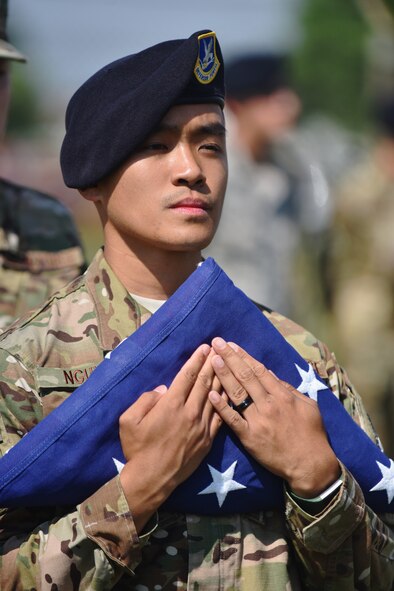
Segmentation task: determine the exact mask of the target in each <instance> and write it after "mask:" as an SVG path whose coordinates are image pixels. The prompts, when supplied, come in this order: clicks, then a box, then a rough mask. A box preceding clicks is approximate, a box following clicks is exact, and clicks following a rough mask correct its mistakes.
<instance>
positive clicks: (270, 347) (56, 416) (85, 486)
mask: <svg viewBox="0 0 394 591" xmlns="http://www.w3.org/2000/svg"><path fill="white" fill-rule="evenodd" d="M215 336H221V337H223V338H224V339H225V340H231V341H234V342H236V343H238V344H239V345H240V346H241V347H243V348H244V349H246V350H247V351H248V352H249V353H250V354H251V355H253V356H254V357H255V358H257V359H258V360H260V361H262V362H263V363H264V364H265V365H266V366H267V367H268V368H269V369H271V370H272V371H273V372H274V373H275V374H276V375H277V376H278V377H279V378H281V379H283V380H285V381H287V382H289V383H290V384H292V385H293V386H294V387H295V388H297V389H298V390H299V391H300V392H302V393H304V394H305V395H306V396H309V397H310V398H313V399H314V400H317V403H318V405H319V409H320V412H321V414H322V417H323V421H324V425H325V428H326V431H327V434H328V438H329V441H330V444H331V446H332V448H333V449H334V451H335V453H336V455H337V457H338V458H339V459H340V460H341V461H342V462H343V463H344V464H345V465H346V466H347V468H348V469H349V470H350V471H351V472H352V474H353V475H354V477H355V478H356V479H357V481H358V482H359V484H360V486H361V487H362V489H363V492H364V495H365V498H366V502H367V504H368V505H369V506H370V507H371V508H372V509H373V510H375V511H376V512H390V511H393V510H394V502H393V499H394V462H393V461H392V460H391V459H389V458H388V457H387V456H386V455H385V454H384V453H383V452H382V451H381V450H380V448H379V447H378V446H377V445H375V443H374V442H372V441H371V440H370V439H369V438H368V436H367V435H366V434H365V433H364V432H363V431H362V430H361V429H360V427H359V426H358V425H357V424H356V423H355V422H354V421H353V420H352V418H351V417H350V416H349V415H348V413H347V412H346V411H345V409H344V408H343V406H342V405H341V403H340V402H339V401H338V400H337V398H336V397H335V396H334V394H333V393H332V392H331V391H330V390H329V389H328V388H327V385H326V384H325V383H324V382H323V381H322V380H321V379H320V378H319V377H318V376H317V375H316V374H315V373H314V371H313V368H312V367H311V366H309V365H308V363H307V362H306V361H305V360H304V359H303V358H302V357H301V356H300V355H299V354H298V353H297V352H296V351H295V350H294V349H293V348H292V347H291V345H289V344H288V343H287V341H286V340H285V339H284V338H283V337H282V335H281V334H280V333H279V332H278V331H277V330H276V328H275V327H274V326H273V325H272V324H271V323H270V322H269V321H268V320H267V319H266V318H265V316H264V315H263V314H262V313H261V311H260V310H259V309H258V308H257V307H256V305H255V304H254V303H252V302H251V301H250V300H249V299H248V298H247V297H246V296H245V294H243V293H242V291H240V290H239V289H238V288H237V287H235V286H234V284H233V283H232V281H231V280H230V279H229V278H228V277H227V275H226V274H225V273H224V272H223V270H222V269H221V268H220V267H219V266H218V265H217V264H216V263H215V261H214V260H213V259H207V260H206V261H205V262H204V263H202V264H201V265H200V266H199V267H198V268H197V269H196V271H195V272H194V273H193V274H192V275H191V276H190V277H189V278H188V279H187V280H186V281H185V283H183V284H182V285H181V287H180V288H179V289H178V290H177V291H176V292H175V293H174V295H173V296H172V297H171V298H170V299H169V300H168V301H167V302H166V303H165V304H164V305H163V306H162V307H161V308H160V309H159V310H158V311H157V312H156V313H155V314H154V315H153V316H152V317H151V318H150V319H149V320H148V321H147V322H146V323H145V324H144V325H143V326H141V327H140V328H139V329H138V330H137V331H136V332H135V333H134V334H132V335H131V336H130V337H128V338H127V339H126V340H124V341H123V342H122V343H121V344H120V345H118V347H116V349H115V350H114V351H112V352H111V353H109V354H108V355H107V357H106V358H105V359H104V360H103V362H102V363H101V364H100V365H99V366H98V367H97V368H96V369H95V370H94V372H93V373H92V375H91V376H90V377H89V379H88V380H87V381H86V382H85V383H84V384H82V385H81V386H79V388H78V389H77V390H75V392H73V393H72V394H71V395H70V396H69V398H68V399H67V400H65V401H64V402H63V403H62V404H61V405H60V406H59V407H58V408H56V409H55V410H54V411H53V412H52V413H51V414H50V415H49V416H48V417H46V418H45V419H44V420H43V421H41V422H40V423H39V424H38V425H37V426H36V427H35V428H34V429H33V430H32V431H30V432H29V433H28V434H27V435H25V437H23V439H22V440H21V441H20V442H19V443H18V444H17V445H15V446H14V447H13V448H12V449H11V450H10V451H9V452H8V453H7V454H6V455H5V456H4V457H3V458H1V459H0V506H3V507H6V506H10V507H15V506H40V505H60V504H67V505H71V504H76V503H79V502H81V501H82V500H84V499H86V498H87V497H88V496H89V495H91V494H92V493H93V492H94V491H96V490H97V489H98V488H99V487H100V486H101V485H102V484H104V483H105V482H107V481H108V480H110V479H111V478H113V477H114V476H115V475H116V474H117V472H118V470H119V468H120V467H121V466H122V463H123V462H124V461H125V460H124V457H123V454H122V450H121V446H120V442H119V436H118V420H119V416H120V414H121V413H122V412H123V411H125V410H126V408H128V407H129V406H130V405H131V404H132V403H133V402H134V401H135V400H136V399H137V398H138V397H139V396H140V395H141V394H142V393H143V392H145V391H149V390H152V389H153V388H155V387H156V386H157V385H158V384H162V383H163V384H167V385H170V383H171V381H172V379H173V378H174V376H175V374H176V373H177V372H178V370H179V369H180V367H181V366H182V365H183V363H184V362H185V360H186V359H187V358H188V357H189V356H190V355H191V353H192V352H193V351H194V350H195V349H196V347H197V346H198V345H200V344H201V343H203V342H205V343H210V341H211V340H212V338H213V337H215ZM169 428H171V425H170V424H169ZM294 428H295V429H297V425H294ZM283 502H284V497H283V482H282V481H281V480H280V479H279V478H278V477H276V476H274V475H273V474H271V473H270V472H269V471H267V470H265V469H264V468H263V467H262V466H260V465H259V464H257V463H256V462H255V461H254V460H253V458H251V457H250V456H249V455H248V454H247V453H246V452H245V450H244V449H243V448H242V446H241V445H240V443H239V442H238V440H237V438H236V437H234V435H233V434H232V433H231V431H230V430H229V429H228V428H227V427H223V428H222V429H221V430H220V432H219V435H218V436H217V438H216V439H215V442H214V444H213V447H212V449H211V451H210V452H209V454H208V456H207V457H206V458H205V460H204V461H203V462H202V463H201V465H200V466H199V468H198V469H197V470H196V471H195V472H194V474H192V476H191V477H190V478H189V479H188V480H187V481H186V482H184V483H183V484H182V485H181V486H179V487H178V488H177V489H176V490H175V491H174V493H173V494H172V495H171V497H170V498H169V499H168V500H167V502H166V508H167V509H168V510H174V511H181V512H182V511H184V512H188V513H194V514H212V515H215V514H221V513H222V514H226V513H227V514H228V513H243V512H250V511H259V510H264V509H273V508H279V507H282V506H283Z"/></svg>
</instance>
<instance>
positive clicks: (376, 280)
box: [329, 156, 394, 456]
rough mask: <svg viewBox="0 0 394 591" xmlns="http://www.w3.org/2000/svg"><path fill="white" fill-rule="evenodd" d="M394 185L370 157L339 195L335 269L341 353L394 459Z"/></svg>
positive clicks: (335, 307) (333, 284) (332, 271)
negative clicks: (361, 390)
mask: <svg viewBox="0 0 394 591" xmlns="http://www.w3.org/2000/svg"><path fill="white" fill-rule="evenodd" d="M393 225H394V183H393V179H392V178H389V177H388V176H387V175H386V174H385V173H384V172H383V171H382V170H381V168H380V167H378V166H377V164H376V159H375V158H374V157H373V156H371V157H370V158H368V159H367V160H366V161H365V162H362V163H361V164H359V165H358V166H357V168H355V169H353V170H352V172H351V173H350V174H349V175H348V177H347V178H346V180H345V181H344V182H343V183H342V184H341V187H340V189H339V190H338V194H337V204H336V218H335V224H334V227H333V249H332V258H331V265H330V277H329V279H330V285H331V290H332V312H333V315H332V316H333V318H332V327H333V329H334V335H333V336H334V338H335V341H334V342H336V348H337V349H338V351H340V354H341V359H343V360H344V364H345V365H346V367H347V370H348V371H349V374H350V375H351V376H352V380H353V381H354V383H355V385H356V387H358V388H359V387H360V388H361V386H362V388H363V395H364V402H365V406H366V408H367V410H368V412H369V413H370V414H371V416H372V418H373V422H374V424H375V425H376V427H377V430H378V432H379V434H381V436H382V441H383V444H384V447H385V449H386V451H387V453H388V454H389V455H391V456H393V455H394V431H393V420H394V365H393V356H394V239H393Z"/></svg>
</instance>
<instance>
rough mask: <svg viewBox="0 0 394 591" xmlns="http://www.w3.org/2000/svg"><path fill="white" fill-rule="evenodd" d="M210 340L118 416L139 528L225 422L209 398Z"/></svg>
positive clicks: (124, 478) (124, 476)
mask: <svg viewBox="0 0 394 591" xmlns="http://www.w3.org/2000/svg"><path fill="white" fill-rule="evenodd" d="M212 354H213V353H212V352H211V349H210V347H209V345H201V346H200V347H198V349H196V351H195V352H194V353H193V355H192V356H191V357H190V359H188V361H187V362H186V363H185V364H184V366H183V367H182V369H181V370H180V371H179V373H178V374H177V375H176V377H175V378H174V381H173V382H172V384H171V386H170V387H169V388H168V390H167V389H166V388H165V386H159V387H158V388H157V389H156V390H154V391H153V392H145V393H144V394H142V395H141V396H140V397H139V399H138V400H137V401H136V402H135V403H134V404H133V405H132V406H131V407H130V408H128V409H127V410H126V411H125V412H124V413H123V414H122V415H121V417H120V419H119V434H120V441H121V445H122V449H123V453H124V455H125V458H126V460H127V463H126V465H125V467H124V468H123V470H122V472H121V475H120V480H121V484H122V487H123V490H124V492H125V495H126V498H127V500H128V503H129V506H130V509H131V511H132V514H133V518H134V521H135V524H136V527H137V531H140V530H141V528H142V527H143V526H144V524H145V523H146V521H147V520H148V519H149V517H150V516H151V515H152V514H153V513H154V512H155V511H156V509H157V508H158V507H159V506H160V505H161V504H162V503H163V502H164V501H165V499H166V498H167V497H168V496H169V495H170V494H171V492H172V491H173V490H174V489H175V488H176V487H177V486H178V485H179V484H180V483H181V482H183V481H184V480H186V478H188V477H189V476H190V475H191V474H192V473H193V472H194V470H195V469H196V468H197V467H198V465H199V464H200V462H201V461H202V460H203V458H204V457H205V456H206V454H207V453H208V452H209V450H210V448H211V445H212V442H213V440H214V438H215V436H216V434H217V432H218V430H219V427H220V425H221V423H222V421H221V418H220V417H219V415H218V414H217V413H216V412H215V411H214V409H213V406H212V404H211V403H210V401H209V399H208V393H209V392H210V391H211V390H212V389H213V388H215V387H216V388H217V387H218V384H217V383H215V380H217V378H215V373H214V371H213V369H212V364H211V356H212Z"/></svg>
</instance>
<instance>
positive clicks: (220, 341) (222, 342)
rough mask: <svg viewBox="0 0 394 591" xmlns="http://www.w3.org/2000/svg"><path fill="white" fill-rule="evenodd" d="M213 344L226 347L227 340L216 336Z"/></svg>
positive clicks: (222, 347)
mask: <svg viewBox="0 0 394 591" xmlns="http://www.w3.org/2000/svg"><path fill="white" fill-rule="evenodd" d="M212 345H214V346H215V348H216V349H225V348H226V341H225V340H224V339H222V337H215V338H214V339H213V341H212Z"/></svg>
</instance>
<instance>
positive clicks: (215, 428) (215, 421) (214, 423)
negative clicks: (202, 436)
mask: <svg viewBox="0 0 394 591" xmlns="http://www.w3.org/2000/svg"><path fill="white" fill-rule="evenodd" d="M219 396H220V394H219ZM207 400H208V402H209V405H210V407H211V408H212V418H211V423H210V426H209V434H210V437H211V439H212V440H213V439H214V438H215V437H216V435H217V434H218V432H219V429H220V427H221V426H222V425H223V419H222V417H221V416H220V415H219V414H218V413H217V412H216V410H215V409H214V407H213V406H212V403H211V401H210V399H209V396H207Z"/></svg>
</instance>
